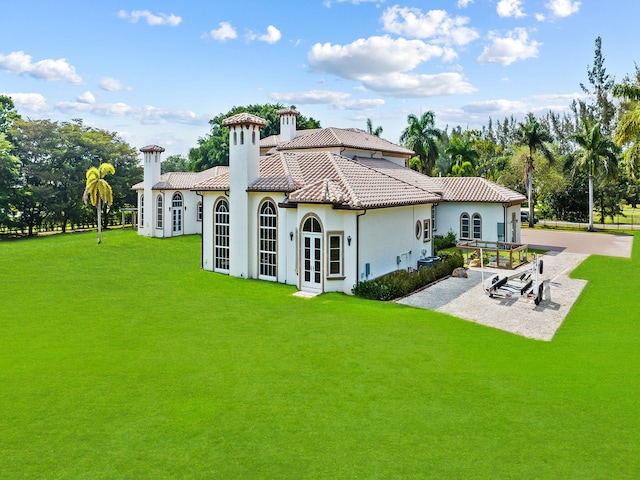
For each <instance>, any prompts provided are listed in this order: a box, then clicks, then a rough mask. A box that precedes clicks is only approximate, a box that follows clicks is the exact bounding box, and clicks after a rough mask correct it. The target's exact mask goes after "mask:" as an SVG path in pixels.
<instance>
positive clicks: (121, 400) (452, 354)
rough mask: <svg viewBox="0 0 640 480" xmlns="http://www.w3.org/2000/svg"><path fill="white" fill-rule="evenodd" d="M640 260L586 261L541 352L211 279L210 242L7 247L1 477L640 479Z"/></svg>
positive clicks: (388, 310)
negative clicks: (203, 248)
mask: <svg viewBox="0 0 640 480" xmlns="http://www.w3.org/2000/svg"><path fill="white" fill-rule="evenodd" d="M639 238H640V234H636V239H635V241H636V244H637V243H638V240H639ZM639 268H640V252H639V250H638V248H637V245H636V248H635V250H634V257H633V259H631V260H629V259H618V258H616V259H614V258H606V257H591V258H589V259H588V260H587V261H586V262H585V263H583V264H582V265H581V266H580V267H579V269H578V270H577V271H576V272H575V276H577V277H580V278H587V279H589V280H590V281H589V284H588V285H587V287H586V288H585V290H584V292H583V294H582V296H581V297H580V299H579V300H578V302H577V303H576V305H575V306H574V308H573V310H572V311H571V314H570V315H569V317H568V318H567V319H566V321H565V323H564V324H563V326H562V327H561V328H560V330H559V332H558V334H557V335H556V337H555V338H554V340H553V341H552V342H549V343H546V342H539V341H534V340H528V339H525V338H521V337H517V336H515V335H511V334H508V333H505V332H502V331H498V330H493V329H490V328H486V327H482V326H479V325H475V324H472V323H470V322H466V321H462V320H459V319H456V318H453V317H450V316H446V315H442V314H437V313H434V312H429V311H421V310H416V309H412V308H409V307H404V306H398V305H395V304H386V303H379V302H373V301H365V300H360V299H356V298H351V297H347V296H344V295H338V294H329V295H322V296H319V297H316V298H314V299H311V300H307V299H300V298H297V297H293V296H292V295H291V294H292V293H293V292H294V289H293V288H291V287H289V286H284V285H277V284H271V283H267V282H258V281H251V280H242V279H235V278H229V277H227V276H223V275H218V274H214V273H210V272H204V271H201V270H200V239H199V237H197V236H192V237H182V238H175V239H170V240H159V239H150V238H140V237H138V236H136V234H135V233H134V232H132V231H125V232H123V231H115V230H113V231H107V232H104V234H103V242H102V245H99V246H98V245H96V238H95V233H76V234H66V235H56V236H52V237H48V238H40V239H31V240H20V241H4V242H0V478H2V479H18V478H28V479H36V478H38V479H40V478H46V479H75V478H86V479H102V478H114V479H163V478H167V479H174V478H202V479H212V478H220V479H235V478H246V479H259V478H264V479H276V478H277V479H288V478H290V479H318V478H327V479H336V478H346V479H351V478H366V479H373V478H384V479H390V478H398V479H424V478H438V479H453V478H490V479H496V478H499V479H506V478H513V479H524V478H526V479H530V478H538V479H543V478H548V479H559V478H575V479H590V478H600V479H614V478H615V479H623V478H639V477H640V455H639V453H638V452H640V399H639V393H640V313H639V309H638V301H637V298H638V288H639V286H640V282H639V281H638V279H639V274H638V271H639ZM507 313H508V311H507Z"/></svg>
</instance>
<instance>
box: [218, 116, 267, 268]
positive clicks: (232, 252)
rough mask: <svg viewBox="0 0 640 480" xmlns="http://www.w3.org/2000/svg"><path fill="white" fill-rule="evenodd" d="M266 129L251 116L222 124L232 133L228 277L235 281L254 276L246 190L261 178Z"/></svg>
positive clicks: (261, 122)
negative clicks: (262, 143)
mask: <svg viewBox="0 0 640 480" xmlns="http://www.w3.org/2000/svg"><path fill="white" fill-rule="evenodd" d="M266 125H267V122H266V121H265V120H264V119H262V118H260V117H258V116H256V115H251V114H249V113H239V114H237V115H233V116H231V117H229V118H226V119H224V120H223V121H222V126H224V127H227V128H228V129H229V274H230V275H231V276H234V277H244V278H249V277H251V276H252V275H251V272H249V255H250V252H249V238H248V235H249V231H250V229H249V221H250V218H249V196H248V193H247V188H248V187H249V186H250V185H251V184H252V183H253V182H255V181H256V180H257V179H258V178H259V177H260V129H261V128H263V127H265V126H266ZM251 220H253V221H255V219H254V218H252V219H251Z"/></svg>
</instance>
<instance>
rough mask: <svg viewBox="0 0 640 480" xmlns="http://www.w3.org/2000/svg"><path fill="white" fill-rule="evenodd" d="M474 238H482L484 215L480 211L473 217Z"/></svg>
mask: <svg viewBox="0 0 640 480" xmlns="http://www.w3.org/2000/svg"><path fill="white" fill-rule="evenodd" d="M472 220H473V239H474V240H480V239H481V238H482V217H481V216H480V214H479V213H474V214H473V217H472Z"/></svg>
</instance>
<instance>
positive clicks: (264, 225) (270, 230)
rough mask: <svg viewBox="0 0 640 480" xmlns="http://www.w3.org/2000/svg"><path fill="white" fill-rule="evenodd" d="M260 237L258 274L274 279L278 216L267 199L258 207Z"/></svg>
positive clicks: (274, 207) (273, 206)
mask: <svg viewBox="0 0 640 480" xmlns="http://www.w3.org/2000/svg"><path fill="white" fill-rule="evenodd" d="M259 216H260V219H259V220H260V239H259V252H258V255H259V259H260V276H261V277H267V278H270V279H273V280H275V279H276V271H277V255H276V252H277V247H278V242H277V240H278V238H277V234H278V231H277V226H278V225H277V223H278V216H277V211H276V206H275V205H274V204H273V202H271V201H270V200H267V201H266V202H264V203H263V204H262V206H261V207H260V214H259Z"/></svg>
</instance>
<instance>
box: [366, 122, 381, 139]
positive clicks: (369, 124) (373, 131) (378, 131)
mask: <svg viewBox="0 0 640 480" xmlns="http://www.w3.org/2000/svg"><path fill="white" fill-rule="evenodd" d="M367 133H368V134H369V135H375V136H376V137H379V136H380V135H381V134H382V127H379V126H378V127H376V128H375V129H374V128H373V122H371V119H370V118H367Z"/></svg>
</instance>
